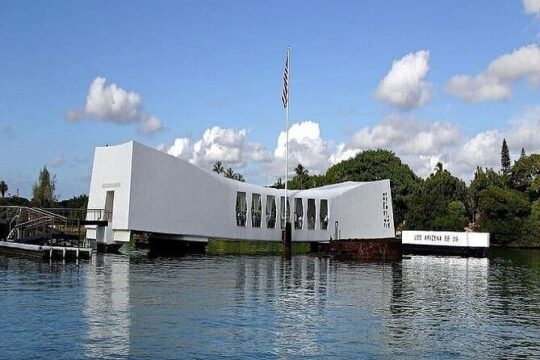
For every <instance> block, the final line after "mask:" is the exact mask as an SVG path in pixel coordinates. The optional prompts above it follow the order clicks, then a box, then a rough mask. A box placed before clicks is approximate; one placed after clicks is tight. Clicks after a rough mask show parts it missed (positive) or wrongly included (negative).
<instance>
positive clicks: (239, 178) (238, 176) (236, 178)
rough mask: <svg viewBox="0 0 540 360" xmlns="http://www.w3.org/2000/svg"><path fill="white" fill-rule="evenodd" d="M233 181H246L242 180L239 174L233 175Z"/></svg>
mask: <svg viewBox="0 0 540 360" xmlns="http://www.w3.org/2000/svg"><path fill="white" fill-rule="evenodd" d="M233 179H234V180H238V181H241V182H246V180H245V179H244V175H242V174H239V173H235V174H234V177H233Z"/></svg>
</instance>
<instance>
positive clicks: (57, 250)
mask: <svg viewBox="0 0 540 360" xmlns="http://www.w3.org/2000/svg"><path fill="white" fill-rule="evenodd" d="M0 253H3V254H9V255H19V256H27V257H33V258H40V259H60V260H63V259H65V260H77V259H90V258H91V257H92V249H90V248H79V247H70V246H50V245H34V244H24V243H16V242H9V241H0Z"/></svg>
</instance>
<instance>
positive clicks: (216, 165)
mask: <svg viewBox="0 0 540 360" xmlns="http://www.w3.org/2000/svg"><path fill="white" fill-rule="evenodd" d="M212 171H213V172H215V173H217V174H220V175H221V174H223V173H224V172H225V168H224V167H223V164H222V163H221V161H216V162H215V163H214V166H213V167H212Z"/></svg>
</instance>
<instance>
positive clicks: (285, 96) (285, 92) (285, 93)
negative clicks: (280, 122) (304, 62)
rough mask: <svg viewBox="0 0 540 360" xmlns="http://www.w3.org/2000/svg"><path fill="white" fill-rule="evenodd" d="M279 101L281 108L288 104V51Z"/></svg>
mask: <svg viewBox="0 0 540 360" xmlns="http://www.w3.org/2000/svg"><path fill="white" fill-rule="evenodd" d="M281 102H282V103H283V108H287V106H288V105H289V51H287V59H286V60H285V71H284V72H283V93H282V94H281Z"/></svg>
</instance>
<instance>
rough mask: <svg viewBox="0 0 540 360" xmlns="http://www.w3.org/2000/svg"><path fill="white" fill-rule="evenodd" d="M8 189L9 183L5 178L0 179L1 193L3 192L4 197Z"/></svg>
mask: <svg viewBox="0 0 540 360" xmlns="http://www.w3.org/2000/svg"><path fill="white" fill-rule="evenodd" d="M7 191H8V185H7V184H6V182H5V181H4V180H2V181H0V193H1V194H2V197H4V196H5V195H6V192H7Z"/></svg>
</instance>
